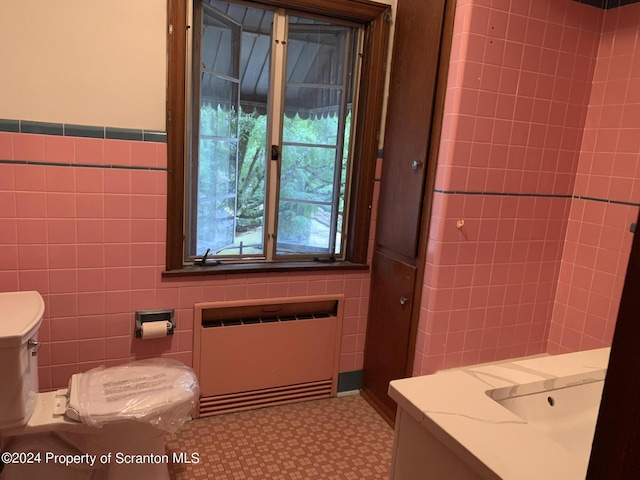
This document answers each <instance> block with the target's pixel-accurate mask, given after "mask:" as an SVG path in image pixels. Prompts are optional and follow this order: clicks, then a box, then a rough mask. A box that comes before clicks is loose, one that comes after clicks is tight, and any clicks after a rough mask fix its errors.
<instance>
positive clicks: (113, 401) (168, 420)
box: [66, 359, 199, 432]
mask: <svg viewBox="0 0 640 480" xmlns="http://www.w3.org/2000/svg"><path fill="white" fill-rule="evenodd" d="M198 392H199V388H198V381H197V379H196V376H195V373H194V372H193V370H191V369H190V368H188V367H186V366H185V365H183V364H182V363H180V362H176V361H172V360H167V359H150V360H141V361H136V362H132V363H129V364H126V365H122V366H118V367H110V368H105V367H99V368H95V369H93V370H89V371H88V372H85V373H78V374H75V375H73V376H72V378H71V382H70V385H69V400H68V404H67V411H66V415H67V416H68V417H69V418H72V419H74V420H79V421H81V422H83V423H86V424H88V425H94V426H100V425H102V424H104V423H107V422H117V421H121V420H137V421H140V422H144V423H149V424H151V425H153V426H154V427H157V428H160V429H162V430H166V431H169V432H173V431H175V430H177V429H178V428H180V426H182V424H183V423H184V422H185V421H186V420H187V418H188V416H189V413H190V412H191V410H192V409H193V406H194V405H195V402H196V399H197V397H198Z"/></svg>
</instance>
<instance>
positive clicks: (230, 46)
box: [200, 8, 240, 78]
mask: <svg viewBox="0 0 640 480" xmlns="http://www.w3.org/2000/svg"><path fill="white" fill-rule="evenodd" d="M234 27H236V28H234ZM200 49H201V53H200V61H201V63H202V68H203V69H205V70H209V71H210V72H216V73H219V74H221V75H225V76H227V77H231V78H238V77H239V74H238V70H239V64H238V56H237V54H236V52H238V51H239V50H240V30H239V28H237V25H235V24H234V23H233V22H231V21H229V20H228V19H227V18H226V17H224V16H221V15H217V12H216V11H214V10H212V9H210V8H205V9H204V10H203V15H202V44H201V47H200Z"/></svg>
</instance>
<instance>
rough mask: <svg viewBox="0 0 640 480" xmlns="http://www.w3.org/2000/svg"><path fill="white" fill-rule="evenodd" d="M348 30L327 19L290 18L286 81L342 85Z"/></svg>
mask: <svg viewBox="0 0 640 480" xmlns="http://www.w3.org/2000/svg"><path fill="white" fill-rule="evenodd" d="M303 22H305V23H303ZM310 22H313V24H310ZM350 30H351V29H350V28H348V27H342V26H338V25H331V24H329V23H327V22H320V21H313V20H308V19H303V18H298V17H290V18H289V38H288V42H287V50H288V52H287V83H307V84H320V85H340V84H342V83H343V82H344V69H345V54H346V53H347V52H346V47H347V38H348V35H349V31H350Z"/></svg>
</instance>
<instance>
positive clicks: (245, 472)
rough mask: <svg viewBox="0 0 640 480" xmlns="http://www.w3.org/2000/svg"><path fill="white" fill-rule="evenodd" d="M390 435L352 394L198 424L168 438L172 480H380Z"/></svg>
mask: <svg viewBox="0 0 640 480" xmlns="http://www.w3.org/2000/svg"><path fill="white" fill-rule="evenodd" d="M392 444H393V430H392V429H391V428H390V427H389V425H388V424H387V423H386V422H385V421H384V420H383V419H382V418H381V417H380V416H379V415H378V414H377V413H376V412H375V411H374V410H373V409H372V408H371V407H370V406H369V405H368V404H367V402H366V401H365V400H364V399H363V398H362V397H360V396H359V395H352V396H346V397H341V398H331V399H327V400H316V401H312V402H303V403H296V404H292V405H284V406H280V407H271V408H263V409H260V410H253V411H249V412H241V413H234V414H229V415H221V416H217V417H210V418H201V419H198V420H194V421H192V422H188V423H186V424H185V425H184V426H183V427H182V428H181V429H180V430H179V431H178V432H177V433H175V434H172V435H168V436H167V452H168V453H169V456H170V457H172V456H173V454H174V453H179V452H185V453H186V454H187V457H189V458H191V456H192V455H193V454H197V455H196V456H197V457H198V458H199V463H191V464H189V463H171V464H170V465H169V470H170V474H171V478H172V480H187V479H189V480H199V479H215V480H263V479H264V480H321V479H322V480H325V479H326V480H387V479H388V478H389V467H390V464H391V447H392Z"/></svg>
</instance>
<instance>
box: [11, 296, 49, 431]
mask: <svg viewBox="0 0 640 480" xmlns="http://www.w3.org/2000/svg"><path fill="white" fill-rule="evenodd" d="M43 314H44V301H43V300H42V297H41V296H40V294H39V293H38V292H6V293H0V371H1V372H2V374H1V375H0V430H3V429H5V428H10V427H16V426H20V425H24V424H25V423H27V421H28V420H29V417H31V414H32V413H33V409H34V408H35V404H36V396H37V393H38V357H37V343H34V342H37V336H38V329H39V328H40V325H41V323H42V315H43Z"/></svg>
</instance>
